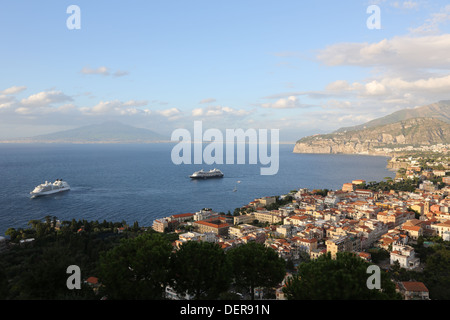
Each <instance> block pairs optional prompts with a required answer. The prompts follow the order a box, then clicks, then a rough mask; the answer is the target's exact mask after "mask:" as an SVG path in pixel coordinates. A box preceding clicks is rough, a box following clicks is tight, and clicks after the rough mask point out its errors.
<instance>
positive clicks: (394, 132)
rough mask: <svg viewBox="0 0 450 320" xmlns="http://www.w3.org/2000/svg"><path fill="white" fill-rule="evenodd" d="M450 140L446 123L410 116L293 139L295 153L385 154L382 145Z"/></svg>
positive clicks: (393, 145)
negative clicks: (370, 125)
mask: <svg viewBox="0 0 450 320" xmlns="http://www.w3.org/2000/svg"><path fill="white" fill-rule="evenodd" d="M439 143H444V144H447V143H450V124H449V123H447V122H444V121H442V120H439V119H435V118H413V119H408V120H404V121H399V122H395V123H390V124H385V125H379V126H374V127H370V128H365V129H360V130H351V131H346V132H336V133H332V134H325V135H314V136H309V137H305V138H303V139H301V140H299V141H297V143H296V145H295V147H294V152H295V153H344V154H373V155H376V154H380V155H381V154H385V151H383V148H387V147H388V148H393V147H401V146H408V145H412V146H420V145H433V144H439Z"/></svg>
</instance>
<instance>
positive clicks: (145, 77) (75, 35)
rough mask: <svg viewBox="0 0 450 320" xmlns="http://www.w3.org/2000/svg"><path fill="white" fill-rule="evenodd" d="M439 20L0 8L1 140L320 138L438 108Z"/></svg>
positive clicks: (442, 71)
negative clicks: (235, 131) (95, 130)
mask: <svg viewBox="0 0 450 320" xmlns="http://www.w3.org/2000/svg"><path fill="white" fill-rule="evenodd" d="M72 4H74V5H77V6H78V7H79V8H80V10H81V15H80V21H81V29H79V30H69V29H68V28H67V26H66V20H67V19H68V18H69V16H70V14H68V13H67V12H66V9H67V7H69V6H70V5H72ZM373 4H375V5H377V6H378V7H379V8H380V18H381V29H369V28H368V27H367V25H366V21H367V19H368V18H369V17H370V16H371V14H368V13H367V11H366V10H367V8H368V6H370V5H373ZM449 22H450V6H449V5H448V3H447V1H425V0H423V1H422V0H416V1H413V0H410V1H389V0H384V1H383V0H378V1H356V0H353V1H333V0H327V1H325V0H324V1H299V0H295V1H287V0H286V1H267V0H263V1H261V0H259V1H250V0H241V1H234V0H231V1H230V0H229V1H213V0H209V1H202V0H196V1H169V0H165V1H127V2H125V1H56V0H54V1H22V0H17V1H3V3H2V10H1V11H0V39H1V43H2V47H1V48H2V50H0V72H1V77H0V139H1V138H13V137H23V136H32V135H36V134H42V133H50V132H54V131H57V130H63V129H68V128H74V127H79V126H82V125H86V124H95V123H101V122H104V121H106V120H118V121H121V122H124V123H128V124H130V125H134V126H137V127H145V128H148V129H152V130H154V131H157V132H160V133H163V134H166V135H170V133H171V132H172V131H173V130H174V129H176V128H180V127H185V128H191V127H192V125H193V121H195V120H202V121H203V122H204V127H205V128H206V127H212V128H219V129H226V128H243V129H246V128H255V129H258V128H268V129H280V136H281V138H282V140H284V141H295V140H297V139H299V138H301V137H303V136H305V135H310V134H315V133H326V132H330V131H333V130H335V129H338V128H340V127H343V126H350V125H355V124H360V123H363V122H366V121H368V120H371V119H373V118H376V117H379V116H383V115H385V114H388V113H391V112H394V111H397V110H399V109H403V108H414V107H416V106H419V105H424V104H428V103H432V102H436V101H439V100H444V99H449V92H450V90H449V89H450V75H449V68H450V56H449V55H448V52H450V51H448V50H450V34H449V27H450V23H449Z"/></svg>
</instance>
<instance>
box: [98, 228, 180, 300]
mask: <svg viewBox="0 0 450 320" xmlns="http://www.w3.org/2000/svg"><path fill="white" fill-rule="evenodd" d="M171 252H172V245H171V244H170V242H168V241H167V240H166V239H165V238H164V237H162V236H160V235H159V234H155V233H148V234H143V235H140V236H138V237H136V238H131V239H124V240H122V241H121V243H120V244H119V245H118V246H116V247H114V248H113V249H111V250H109V251H107V252H106V253H104V254H103V255H102V256H101V257H100V277H99V278H100V281H101V282H102V284H103V285H104V290H105V292H104V293H105V294H106V295H107V296H108V297H109V298H110V299H122V300H138V299H162V298H163V297H164V290H165V286H166V285H167V283H168V280H169V279H168V269H169V262H170V255H171Z"/></svg>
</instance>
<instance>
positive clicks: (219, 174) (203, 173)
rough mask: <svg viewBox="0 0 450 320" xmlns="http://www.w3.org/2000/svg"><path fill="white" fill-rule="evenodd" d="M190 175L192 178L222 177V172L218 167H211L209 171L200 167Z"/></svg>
mask: <svg viewBox="0 0 450 320" xmlns="http://www.w3.org/2000/svg"><path fill="white" fill-rule="evenodd" d="M190 177H191V178H192V179H208V178H222V177H223V173H222V171H220V170H219V169H213V170H209V171H203V169H202V170H199V171H196V172H194V173H193V174H192V175H191V176H190Z"/></svg>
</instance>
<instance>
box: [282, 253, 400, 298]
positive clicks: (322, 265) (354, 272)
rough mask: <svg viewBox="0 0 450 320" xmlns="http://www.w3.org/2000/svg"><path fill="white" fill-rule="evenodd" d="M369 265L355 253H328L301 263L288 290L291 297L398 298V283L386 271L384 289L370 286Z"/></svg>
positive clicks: (288, 285) (382, 274)
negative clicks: (332, 255)
mask: <svg viewBox="0 0 450 320" xmlns="http://www.w3.org/2000/svg"><path fill="white" fill-rule="evenodd" d="M369 266H370V264H369V263H368V262H365V261H364V260H362V259H361V258H359V257H358V256H356V255H354V254H352V253H348V252H344V253H338V255H337V257H336V259H332V258H331V255H330V254H326V255H323V256H320V257H319V258H318V259H316V260H311V261H309V262H306V263H303V264H301V265H300V266H299V269H298V273H297V274H296V275H295V276H293V277H292V278H291V279H290V280H289V281H288V282H287V285H286V287H285V288H284V293H285V294H286V296H287V298H288V299H291V300H358V299H363V300H369V299H398V298H399V296H398V294H397V293H396V292H395V285H394V283H393V282H392V281H391V280H390V279H389V278H388V276H387V274H386V273H385V272H381V273H380V276H381V279H380V280H381V290H377V289H369V288H368V287H367V279H368V277H369V276H370V274H368V273H367V268H368V267H369Z"/></svg>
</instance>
